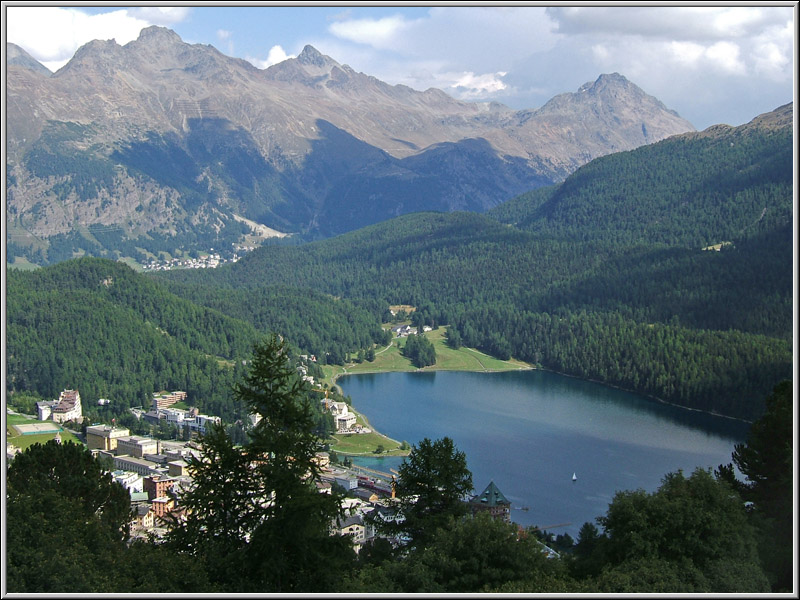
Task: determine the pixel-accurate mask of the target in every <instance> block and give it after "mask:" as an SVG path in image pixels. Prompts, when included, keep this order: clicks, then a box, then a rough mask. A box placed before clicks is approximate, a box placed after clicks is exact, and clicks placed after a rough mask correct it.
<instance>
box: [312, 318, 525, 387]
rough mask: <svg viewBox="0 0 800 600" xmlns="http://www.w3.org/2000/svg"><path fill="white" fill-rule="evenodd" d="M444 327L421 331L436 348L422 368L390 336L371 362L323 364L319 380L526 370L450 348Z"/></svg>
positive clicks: (520, 365) (516, 363) (516, 364)
mask: <svg viewBox="0 0 800 600" xmlns="http://www.w3.org/2000/svg"><path fill="white" fill-rule="evenodd" d="M445 331H446V328H445V327H442V328H440V329H435V330H433V331H429V332H427V333H426V334H425V337H427V338H428V339H429V340H430V341H431V342H433V345H434V347H435V348H436V364H435V365H433V366H430V367H425V368H424V369H417V367H415V366H414V365H412V364H411V361H410V360H408V359H407V358H406V357H404V356H403V355H402V354H400V349H399V347H398V342H399V343H400V344H401V345H402V344H404V343H405V341H404V340H403V339H402V338H401V339H398V338H394V339H393V340H392V342H391V344H390V345H389V346H386V347H385V348H380V349H378V350H376V351H375V360H374V361H373V362H366V361H364V362H362V363H348V364H346V365H345V366H340V365H326V366H323V367H322V369H323V372H324V373H325V379H324V380H323V383H327V384H328V385H330V386H333V385H335V384H336V379H338V378H339V377H340V376H342V375H355V374H358V373H387V372H391V371H406V372H411V371H483V372H489V371H514V370H521V369H530V368H532V367H531V365H529V364H528V363H524V362H522V361H518V360H514V359H513V358H512V359H511V360H498V359H496V358H492V357H491V356H489V355H488V354H484V353H483V352H480V351H478V350H475V349H474V348H459V349H458V350H453V349H452V348H450V347H449V346H447V344H446V343H445V339H444V333H445Z"/></svg>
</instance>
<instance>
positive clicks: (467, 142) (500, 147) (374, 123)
mask: <svg viewBox="0 0 800 600" xmlns="http://www.w3.org/2000/svg"><path fill="white" fill-rule="evenodd" d="M7 50H8V56H9V58H8V63H7V64H8V69H7V106H8V109H7V110H8V119H7V124H8V129H7V132H8V133H7V139H8V143H7V155H8V166H7V169H8V171H7V172H8V173H9V174H10V175H11V177H10V178H9V186H8V192H9V193H8V209H9V214H10V215H12V216H13V220H14V222H13V225H14V226H15V227H17V228H21V229H24V230H27V231H30V232H35V233H36V235H38V236H43V237H47V236H51V235H54V234H57V233H65V232H68V231H71V230H74V229H77V228H80V227H86V226H90V225H93V224H104V225H108V224H114V223H115V224H117V225H119V226H120V227H122V228H123V229H124V230H125V231H126V232H128V233H129V234H130V235H133V236H135V235H141V234H142V233H144V232H147V231H157V232H162V233H170V232H174V231H178V230H186V228H190V229H191V228H194V229H193V230H194V231H195V232H199V231H200V230H201V229H202V228H203V227H204V226H205V225H204V221H203V219H202V218H199V217H198V215H207V214H212V213H213V214H214V219H213V222H214V224H213V227H217V228H218V227H220V225H219V223H220V222H225V221H226V219H227V220H229V221H230V222H233V221H234V216H236V217H238V218H245V219H249V220H252V221H255V222H257V223H261V224H264V225H267V226H269V227H273V228H275V229H277V230H279V231H285V232H311V233H315V234H316V235H332V234H336V233H340V232H343V231H347V230H350V229H355V228H358V227H361V226H363V225H366V224H368V223H371V222H376V221H378V220H382V219H385V218H389V217H391V216H394V215H397V214H403V213H405V212H410V211H414V210H431V209H433V210H455V209H459V210H461V209H463V210H473V211H484V210H487V209H489V208H491V207H493V206H496V205H497V204H499V203H501V202H503V201H505V200H507V199H509V198H510V197H512V196H514V195H517V194H519V193H522V192H525V191H528V190H530V189H533V188H535V187H539V186H542V185H548V184H551V183H555V182H558V181H561V180H563V179H564V178H565V177H566V176H567V175H569V173H571V172H572V171H574V170H575V169H576V168H577V167H579V166H581V165H583V164H585V163H586V162H588V161H590V160H592V159H594V158H596V157H599V156H602V155H605V154H608V153H611V152H618V151H623V150H630V149H633V148H636V147H638V146H641V145H643V144H649V143H652V142H656V141H659V140H661V139H663V138H665V137H668V136H671V135H674V134H678V133H684V132H688V131H694V128H693V127H692V125H691V124H690V123H689V122H687V121H686V120H684V119H682V118H681V117H680V116H678V115H677V114H676V113H675V112H674V111H671V110H669V109H667V108H666V107H665V106H664V105H663V104H661V102H659V101H658V100H656V99H655V98H653V97H651V96H648V95H647V94H645V93H644V92H643V91H642V90H640V89H639V88H638V87H636V86H635V85H634V84H633V83H631V82H629V81H628V80H627V79H625V78H624V77H623V76H621V75H619V74H616V73H615V74H611V75H601V76H600V77H599V78H598V79H597V80H596V81H594V82H589V83H587V84H585V85H584V86H582V87H581V88H580V89H579V90H578V91H577V92H575V93H566V94H561V95H559V96H557V97H555V98H553V99H552V100H551V101H549V102H548V103H547V104H545V105H544V106H542V107H541V108H538V109H535V110H523V111H515V110H512V109H510V108H508V107H505V106H503V105H500V104H496V103H492V104H488V103H467V102H461V101H458V100H456V99H454V98H452V97H450V96H448V95H447V94H445V93H444V92H442V91H441V90H436V89H429V90H426V91H424V92H418V91H415V90H413V89H411V88H409V87H406V86H402V85H395V86H393V85H389V84H387V83H385V82H382V81H380V80H378V79H376V78H374V77H370V76H369V75H365V74H363V73H357V72H355V71H354V70H353V69H352V68H350V67H349V66H347V65H342V64H339V63H338V62H336V61H335V60H334V59H332V58H331V57H328V56H325V55H323V54H321V53H320V52H319V51H317V50H316V49H315V48H313V47H311V46H306V48H305V49H304V50H303V51H302V53H301V54H300V55H299V56H298V57H297V58H294V59H289V60H286V61H284V62H282V63H279V64H276V65H273V66H272V67H269V68H268V69H264V70H261V69H257V68H256V67H254V66H253V65H251V64H250V63H248V62H246V61H244V60H240V59H235V58H231V57H228V56H225V55H223V54H222V53H220V52H219V51H218V50H216V49H215V48H213V47H212V46H207V45H201V44H186V43H184V42H183V41H182V40H181V39H180V37H179V36H178V35H177V34H175V33H174V32H172V31H170V30H168V29H164V28H160V27H148V28H146V29H143V30H142V32H141V34H140V36H139V38H138V39H137V40H135V41H132V42H130V43H128V44H125V45H124V46H120V45H119V44H117V43H116V42H115V41H113V40H110V41H93V42H90V43H89V44H86V45H85V46H83V47H81V48H80V49H79V50H78V51H77V52H76V53H75V56H74V57H73V59H72V60H71V61H70V62H69V63H68V64H67V65H65V66H64V67H63V68H62V69H60V70H59V71H58V72H56V73H54V74H51V75H48V74H49V71H47V70H46V69H45V71H47V72H46V73H45V72H43V71H42V69H44V67H42V66H41V65H39V63H36V61H35V60H33V59H32V58H30V57H29V56H28V55H27V53H25V52H24V50H22V49H20V48H18V47H15V46H13V45H11V44H9V45H8V47H7ZM31 61H33V62H31ZM36 65H39V67H41V69H40V68H38V67H37V66H36ZM34 207H35V210H34ZM237 222H238V221H237ZM207 225H208V227H211V226H212V225H211V222H210V221H209V222H208V223H207Z"/></svg>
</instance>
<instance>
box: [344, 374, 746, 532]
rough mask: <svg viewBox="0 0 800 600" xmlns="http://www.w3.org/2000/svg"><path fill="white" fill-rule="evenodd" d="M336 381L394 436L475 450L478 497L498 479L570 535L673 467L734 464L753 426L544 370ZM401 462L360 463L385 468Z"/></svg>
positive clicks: (520, 517)
mask: <svg viewBox="0 0 800 600" xmlns="http://www.w3.org/2000/svg"><path fill="white" fill-rule="evenodd" d="M338 383H339V385H340V386H341V387H342V389H343V390H344V393H345V394H346V395H349V396H350V397H351V399H352V403H353V407H354V408H355V409H356V410H357V411H359V412H361V413H363V414H364V415H365V416H366V417H367V418H368V419H369V421H370V423H371V424H372V426H373V427H375V428H376V429H377V430H378V431H380V432H381V433H383V434H385V435H387V436H389V437H390V438H393V439H396V440H399V441H403V440H405V441H407V442H408V443H410V444H417V443H418V442H419V441H420V440H422V439H423V438H426V437H427V438H430V439H431V440H436V439H439V438H442V437H445V436H449V437H450V438H452V439H453V441H454V442H455V444H456V447H457V448H458V449H459V450H462V451H463V452H465V453H466V456H467V466H468V467H469V469H470V471H471V472H472V481H473V484H474V486H475V493H479V492H482V491H483V489H484V488H485V487H486V486H487V485H488V484H489V482H490V481H494V482H495V484H496V485H497V486H498V487H499V488H500V490H501V491H502V492H503V493H504V494H505V496H506V497H507V498H508V500H509V501H511V503H512V510H511V518H512V520H513V521H515V522H516V523H519V524H521V525H524V526H529V525H537V526H540V527H545V528H546V529H548V531H551V532H553V533H569V534H570V535H571V536H572V537H573V538H577V534H578V531H579V530H580V527H581V525H583V523H585V522H586V521H590V522H593V523H594V522H595V518H596V517H598V516H601V515H605V513H606V511H607V509H608V505H609V503H610V502H611V500H612V498H613V496H614V493H615V492H616V491H618V490H634V489H639V488H641V489H644V490H646V491H648V492H652V491H655V490H656V489H657V488H658V487H659V485H660V484H661V480H662V478H663V477H664V475H666V474H667V473H670V472H674V471H677V470H679V469H682V470H683V471H684V473H685V474H686V475H687V476H688V475H690V474H691V473H692V471H694V470H695V468H696V467H701V468H704V469H707V468H711V469H714V468H716V467H717V466H719V465H720V464H722V463H724V464H727V463H729V462H731V453H732V452H733V449H734V445H735V444H737V443H741V442H744V441H745V440H746V437H747V432H748V430H749V425H748V424H746V423H742V422H739V421H734V420H731V419H725V418H722V417H714V416H712V415H709V414H706V413H701V412H697V411H689V410H685V409H681V408H678V407H674V406H669V405H665V404H662V403H659V402H656V401H653V400H650V399H647V398H644V397H642V396H638V395H636V394H631V393H628V392H623V391H620V390H616V389H613V388H610V387H607V386H604V385H601V384H597V383H592V382H587V381H581V380H579V379H574V378H571V377H566V376H563V375H558V374H555V373H549V372H546V371H539V370H532V371H510V372H501V373H464V372H447V371H438V372H428V373H382V374H372V375H349V376H346V377H343V378H341V379H339V381H338ZM402 460H403V458H402V457H384V458H372V457H367V458H361V457H358V458H354V459H353V462H355V463H357V464H361V465H364V466H370V467H372V468H375V469H378V470H382V471H386V472H388V469H389V468H394V469H397V468H398V467H399V465H400V463H401V461H402ZM573 473H575V474H576V475H577V480H576V481H573V480H572V474H573ZM524 508H527V510H524ZM564 523H569V525H562V524H564ZM554 525H561V526H559V527H553V526H554Z"/></svg>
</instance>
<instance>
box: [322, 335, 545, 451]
mask: <svg viewBox="0 0 800 600" xmlns="http://www.w3.org/2000/svg"><path fill="white" fill-rule="evenodd" d="M445 331H446V328H441V329H434V330H432V331H429V332H426V333H425V336H426V337H427V338H428V339H429V340H430V341H431V342H432V343H433V345H434V348H435V349H436V364H435V365H431V366H429V367H424V368H422V369H419V368H417V367H415V366H414V365H412V364H411V361H410V360H409V359H407V358H406V357H404V356H403V355H402V354H401V352H400V344H401V342H402V340H403V339H404V338H394V339H392V341H391V342H390V343H389V345H388V346H386V347H384V348H381V349H380V350H377V351H376V352H375V360H374V361H372V362H367V361H364V362H361V363H358V362H349V363H347V364H345V365H343V366H339V365H326V366H324V367H323V371H324V372H325V379H324V383H327V384H328V385H329V387H332V388H336V390H337V391H338V392H339V393H340V394H342V388H341V387H340V386H339V385H338V384H337V381H338V380H339V378H340V377H343V376H345V375H364V374H378V373H395V372H405V373H416V372H419V373H425V372H434V371H466V372H473V373H497V372H500V371H521V370H530V369H534V368H536V367H534V366H533V365H531V364H528V363H524V362H522V361H518V360H514V359H512V360H507V361H503V360H499V359H497V358H494V357H492V356H489V355H488V354H484V353H483V352H480V351H479V350H476V349H474V348H466V347H462V348H459V349H457V350H455V349H453V348H450V347H449V346H448V345H447V343H446V340H445V337H444V334H445ZM350 410H351V411H352V412H353V413H354V414H355V415H356V418H357V419H358V421H357V422H359V423H360V424H362V425H363V426H364V427H367V428H369V429H370V430H371V433H369V434H357V433H352V434H334V436H333V439H334V440H335V442H336V443H335V444H334V445H332V446H331V449H332V450H333V451H334V452H336V453H337V454H344V455H347V456H375V457H378V456H407V455H408V452H409V449H410V448H407V449H401V445H402V444H403V442H399V441H397V440H393V439H392V438H390V437H388V436H386V435H384V434H382V433H380V432H378V431H376V430H375V428H373V427H372V426H371V425H370V424H369V420H368V419H367V417H366V416H365V415H363V414H362V413H359V412H358V411H356V410H354V409H353V408H352V406H351V407H350ZM357 436H372V437H361V439H358V440H354V438H356V437H357ZM348 442H349V443H348ZM379 447H383V449H384V451H383V452H377V450H378V449H379Z"/></svg>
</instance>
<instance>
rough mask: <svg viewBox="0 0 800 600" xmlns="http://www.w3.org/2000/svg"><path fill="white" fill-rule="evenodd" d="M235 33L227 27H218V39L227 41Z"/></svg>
mask: <svg viewBox="0 0 800 600" xmlns="http://www.w3.org/2000/svg"><path fill="white" fill-rule="evenodd" d="M232 35H233V33H232V32H230V31H228V30H227V29H217V39H219V40H220V41H223V42H224V41H225V40H227V39H229V38H230V37H231V36H232Z"/></svg>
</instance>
